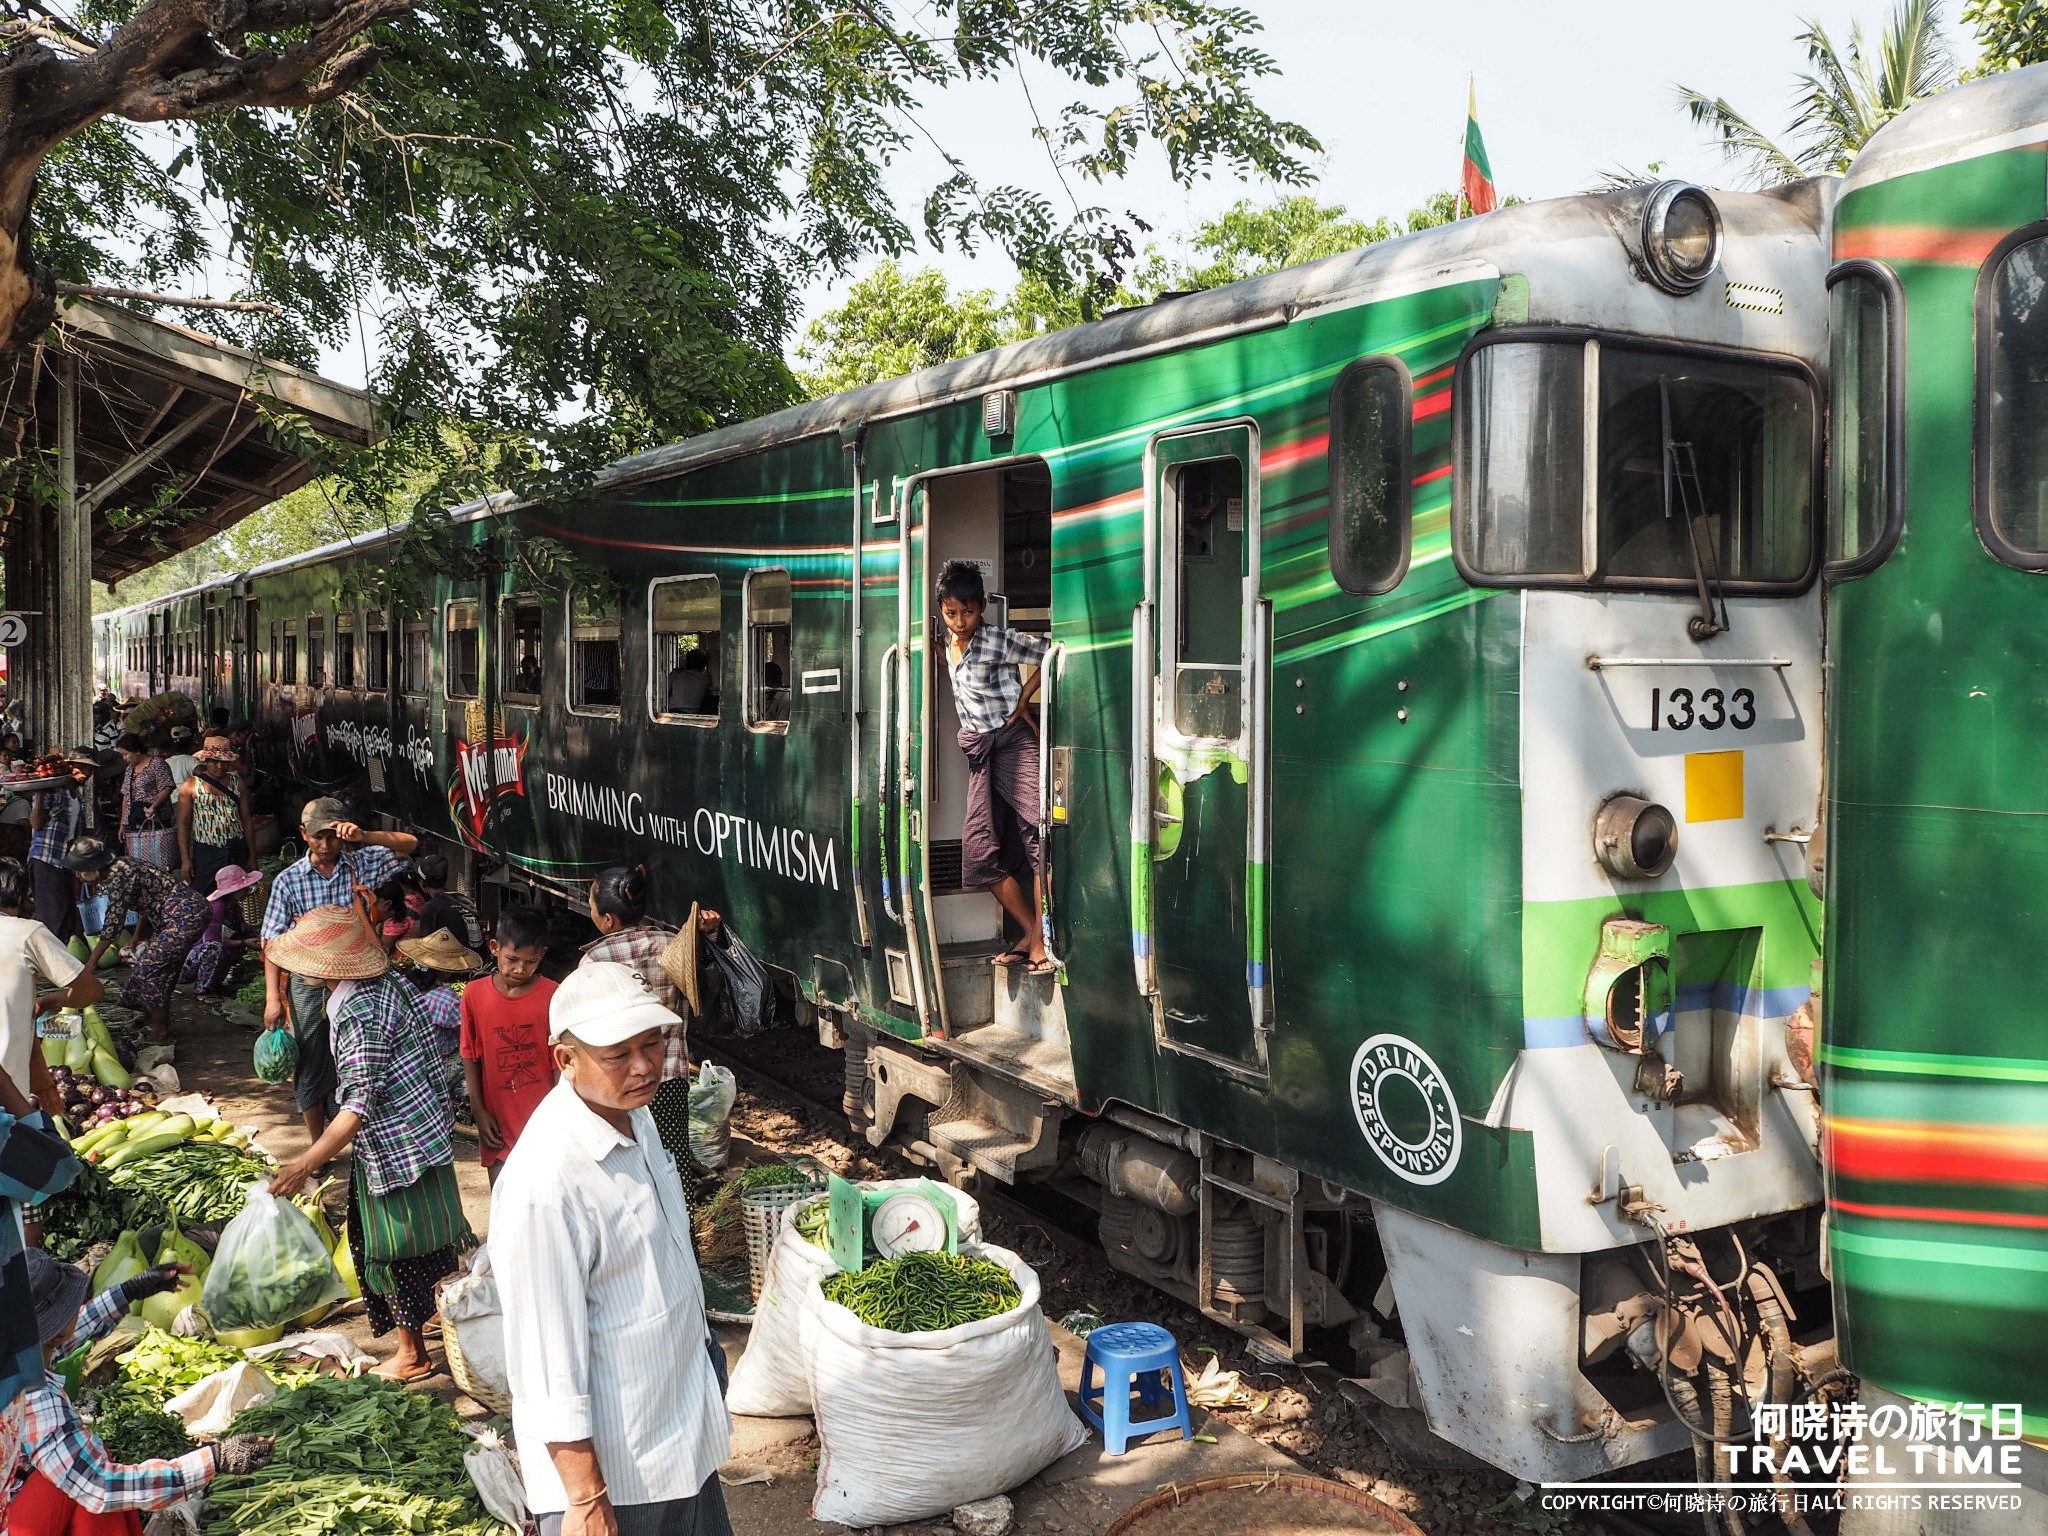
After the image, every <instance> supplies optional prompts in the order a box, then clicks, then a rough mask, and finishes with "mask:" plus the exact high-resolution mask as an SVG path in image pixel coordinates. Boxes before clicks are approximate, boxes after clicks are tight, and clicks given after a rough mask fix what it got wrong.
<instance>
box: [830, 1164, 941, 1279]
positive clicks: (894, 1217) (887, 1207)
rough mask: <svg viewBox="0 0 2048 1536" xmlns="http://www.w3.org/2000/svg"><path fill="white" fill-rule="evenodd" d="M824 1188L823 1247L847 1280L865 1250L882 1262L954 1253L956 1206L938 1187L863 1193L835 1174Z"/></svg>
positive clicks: (923, 1182) (926, 1182) (921, 1184)
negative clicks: (826, 1204)
mask: <svg viewBox="0 0 2048 1536" xmlns="http://www.w3.org/2000/svg"><path fill="white" fill-rule="evenodd" d="M825 1187H826V1198H827V1200H828V1202H829V1206H828V1209H827V1211H826V1222H825V1236H826V1244H825V1248H826V1251H827V1252H828V1253H830V1254H831V1255H832V1262H833V1263H834V1264H837V1265H838V1266H839V1268H840V1269H841V1270H843V1271H844V1272H845V1273H847V1274H849V1275H857V1274H859V1273H860V1272H861V1270H862V1269H863V1268H864V1267H865V1265H866V1263H867V1252H868V1249H870V1248H872V1249H874V1251H875V1253H876V1255H877V1257H880V1258H884V1259H894V1258H899V1257H901V1256H902V1255H903V1254H906V1253H958V1252H959V1251H960V1207H959V1204H958V1202H956V1201H955V1200H954V1199H953V1192H952V1191H951V1190H949V1189H947V1188H946V1187H945V1186H944V1185H941V1184H934V1183H933V1182H932V1181H931V1180H930V1179H919V1180H918V1181H917V1185H916V1187H915V1188H913V1189H903V1188H900V1187H899V1188H896V1189H869V1188H867V1187H866V1186H864V1185H860V1184H856V1183H854V1182H853V1181H852V1180H851V1179H842V1178H841V1177H839V1175H838V1174H836V1173H835V1174H832V1175H830V1176H829V1178H828V1179H827V1181H826V1186H825Z"/></svg>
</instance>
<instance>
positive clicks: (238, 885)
mask: <svg viewBox="0 0 2048 1536" xmlns="http://www.w3.org/2000/svg"><path fill="white" fill-rule="evenodd" d="M262 883H263V871H262V870H260V869H244V868H242V866H241V865H239V864H223V865H222V866H221V869H220V873H219V874H217V875H215V876H214V877H213V899H214V900H216V901H218V900H219V899H220V898H221V897H223V896H234V895H238V894H239V893H241V892H243V891H246V890H248V889H249V887H250V886H252V885H261V884H262Z"/></svg>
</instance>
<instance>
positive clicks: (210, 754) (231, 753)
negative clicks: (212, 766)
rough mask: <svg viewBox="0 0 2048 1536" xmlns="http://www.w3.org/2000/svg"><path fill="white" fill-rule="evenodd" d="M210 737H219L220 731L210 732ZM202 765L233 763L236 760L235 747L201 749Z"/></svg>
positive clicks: (200, 758) (208, 733) (199, 753)
mask: <svg viewBox="0 0 2048 1536" xmlns="http://www.w3.org/2000/svg"><path fill="white" fill-rule="evenodd" d="M206 734H207V735H209V736H218V735H219V734H220V733H219V732H218V731H208V732H207V733H206ZM198 757H199V761H201V762H202V763H232V762H233V761H234V760H235V749H234V748H233V747H201V748H200V749H199V752H198Z"/></svg>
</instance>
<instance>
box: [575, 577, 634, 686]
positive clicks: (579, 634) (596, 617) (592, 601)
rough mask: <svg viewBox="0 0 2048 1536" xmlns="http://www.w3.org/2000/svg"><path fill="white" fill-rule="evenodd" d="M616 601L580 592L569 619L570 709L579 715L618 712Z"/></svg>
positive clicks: (605, 595) (619, 660) (607, 595)
mask: <svg viewBox="0 0 2048 1536" xmlns="http://www.w3.org/2000/svg"><path fill="white" fill-rule="evenodd" d="M619 633H620V623H619V600H618V598H617V596H616V595H615V594H613V593H611V592H608V591H607V592H579V593H577V594H576V596H575V599H574V603H573V606H572V611H571V613H570V615H569V707H570V708H571V709H572V710H575V711H576V712H577V713H578V714H585V715H615V714H617V713H618V712H619V693H620V681H621V680H620V677H619V668H620V665H621V663H622V661H623V658H622V657H621V655H620V653H619Z"/></svg>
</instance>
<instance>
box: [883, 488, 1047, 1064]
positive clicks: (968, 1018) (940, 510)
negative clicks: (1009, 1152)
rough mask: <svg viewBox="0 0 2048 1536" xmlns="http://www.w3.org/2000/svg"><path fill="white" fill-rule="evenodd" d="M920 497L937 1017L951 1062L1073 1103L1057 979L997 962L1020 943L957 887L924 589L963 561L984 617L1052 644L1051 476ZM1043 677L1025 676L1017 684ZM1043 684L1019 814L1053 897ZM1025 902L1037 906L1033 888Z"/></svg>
mask: <svg viewBox="0 0 2048 1536" xmlns="http://www.w3.org/2000/svg"><path fill="white" fill-rule="evenodd" d="M924 492H925V496H924V513H925V572H926V576H925V581H924V583H923V587H924V590H923V593H922V595H921V598H920V600H919V602H918V603H917V604H916V605H915V607H914V609H913V611H914V612H916V613H917V614H919V615H920V616H921V621H922V625H923V629H924V635H925V641H926V644H927V645H929V647H930V655H931V657H932V664H931V665H930V666H929V667H927V668H926V669H925V674H924V675H925V677H926V679H927V688H926V697H925V699H924V700H923V716H924V732H923V735H924V756H925V764H926V771H925V774H924V780H925V784H926V786H927V791H926V794H925V805H924V812H925V814H924V843H925V847H924V855H925V871H926V880H925V908H926V911H925V920H926V927H927V932H928V934H929V936H930V939H931V945H930V951H929V952H930V953H931V954H932V955H933V956H934V964H933V970H934V971H935V972H936V980H937V982H938V991H939V999H938V1002H939V1008H938V1012H939V1023H940V1025H941V1028H942V1033H943V1038H944V1039H945V1041H946V1042H947V1043H948V1044H949V1046H950V1047H951V1048H952V1049H953V1050H954V1051H955V1052H956V1053H957V1054H959V1055H962V1056H965V1057H969V1058H971V1059H973V1060H975V1061H978V1062H981V1063H983V1064H984V1065H986V1066H988V1067H990V1068H991V1069H993V1070H995V1071H997V1072H999V1073H1002V1074H1004V1075H1006V1076H1011V1077H1015V1078H1017V1079H1019V1080H1020V1081H1023V1082H1027V1083H1029V1084H1031V1085H1033V1086H1034V1087H1036V1088H1038V1089H1040V1090H1041V1091H1050V1092H1053V1093H1056V1094H1057V1095H1058V1096H1059V1097H1061V1098H1062V1099H1065V1100H1067V1101H1069V1102H1071V1101H1072V1099H1073V1095H1074V1075H1073V1055H1072V1051H1071V1049H1070V1048H1069V1045H1068V1041H1067V1027H1066V1008H1065V1002H1064V999H1063V996H1062V994H1061V990H1060V987H1059V984H1058V981H1057V979H1056V977H1055V976H1053V975H1049V974H1032V973H1031V972H1030V970H1029V968H1028V967H1027V966H1025V965H1023V964H1021V963H1016V964H1007V965H999V964H997V961H998V960H999V959H1001V958H1003V957H1005V956H1006V955H1009V954H1010V953H1012V952H1013V951H1014V950H1015V949H1017V948H1019V947H1022V945H1023V943H1024V940H1025V937H1026V936H1025V934H1024V932H1023V931H1022V930H1021V929H1020V927H1019V926H1018V924H1017V923H1016V921H1015V920H1014V919H1012V918H1010V917H1008V916H1006V914H1005V913H1004V910H1003V907H1002V904H1001V903H1000V902H999V901H998V900H997V899H996V897H995V896H994V895H993V894H992V893H991V892H989V891H987V890H982V889H970V888H969V887H968V886H967V885H966V883H965V881H964V879H963V859H964V852H965V850H964V848H963V832H964V831H965V824H966V817H967V807H968V790H969V781H968V768H967V756H966V753H965V752H964V751H963V750H962V749H961V747H960V744H959V737H960V712H959V708H958V706H957V703H956V701H955V698H954V693H953V682H952V675H951V669H950V668H949V667H948V666H947V665H946V663H945V650H944V646H945V625H944V622H943V620H942V619H941V617H940V614H939V604H938V600H937V598H936V597H935V596H934V595H933V591H932V585H933V582H934V581H935V580H936V578H937V575H938V573H939V572H940V571H941V570H943V569H944V568H945V566H946V564H947V562H949V561H952V560H967V561H971V562H972V563H973V564H974V565H976V566H977V567H979V569H980V571H981V575H982V584H983V586H984V587H985V588H986V589H987V591H988V595H989V596H988V607H987V609H986V611H985V613H984V615H983V619H982V622H983V623H985V624H995V625H1001V626H1003V627H1005V628H1008V629H1013V630H1018V631H1020V632H1022V633H1024V634H1029V635H1036V636H1040V637H1042V638H1044V639H1045V640H1046V641H1047V642H1048V644H1050V642H1051V637H1052V590H1053V588H1052V474H1051V471H1050V470H1049V469H1047V467H1046V466H1045V464H1044V463H1043V462H1041V461H1039V460H1036V459H1027V460H1019V461H1017V462H1015V463H1010V464H1004V465H999V466H994V467H991V468H989V469H985V470H973V471H963V472H957V473H953V474H944V475H936V476H934V477H932V478H931V479H930V480H929V481H927V482H926V483H925V487H924ZM1048 663H1049V664H1050V665H1051V666H1052V667H1053V668H1054V669H1055V670H1056V668H1057V653H1049V655H1048ZM1043 670H1045V668H1044V667H1040V668H1027V669H1025V672H1024V676H1025V679H1026V682H1027V684H1028V683H1029V681H1030V680H1031V678H1032V676H1033V674H1034V673H1035V672H1039V671H1043ZM1045 681H1046V679H1045V678H1042V677H1041V678H1040V679H1039V696H1038V699H1037V700H1036V701H1035V702H1034V703H1033V704H1032V705H1031V706H1030V710H1031V715H1032V721H1033V724H1034V725H1035V726H1036V727H1037V729H1038V732H1039V736H1038V740H1039V743H1040V750H1039V753H1038V767H1039V770H1040V795H1039V804H1038V805H1037V806H1036V807H1032V808H1031V809H1030V812H1029V814H1030V815H1031V817H1032V818H1033V820H1034V824H1035V825H1036V826H1037V827H1038V828H1039V830H1040V834H1041V835H1040V848H1041V854H1040V860H1041V863H1042V865H1043V869H1042V878H1043V880H1044V882H1045V886H1046V889H1047V890H1048V892H1050V891H1053V890H1056V888H1057V880H1058V858H1059V842H1058V839H1057V838H1056V837H1054V836H1052V835H1051V834H1052V820H1051V815H1050V811H1049V807H1050V803H1051V802H1050V799H1049V794H1050V789H1051V781H1052V777H1053V772H1054V766H1053V761H1052V753H1051V750H1050V747H1049V745H1048V744H1047V743H1046V740H1045V736H1044V731H1045V729H1046V726H1047V723H1048V722H1047V720H1046V718H1045V692H1046V690H1045V686H1044V685H1045ZM1032 900H1033V904H1034V906H1036V893H1035V892H1033V893H1032ZM1042 910H1043V909H1039V911H1040V916H1041V921H1043V918H1042ZM1057 940H1058V935H1057V934H1055V943H1057ZM1055 952H1056V951H1055Z"/></svg>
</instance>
